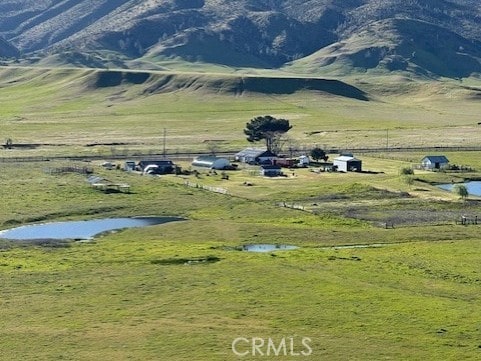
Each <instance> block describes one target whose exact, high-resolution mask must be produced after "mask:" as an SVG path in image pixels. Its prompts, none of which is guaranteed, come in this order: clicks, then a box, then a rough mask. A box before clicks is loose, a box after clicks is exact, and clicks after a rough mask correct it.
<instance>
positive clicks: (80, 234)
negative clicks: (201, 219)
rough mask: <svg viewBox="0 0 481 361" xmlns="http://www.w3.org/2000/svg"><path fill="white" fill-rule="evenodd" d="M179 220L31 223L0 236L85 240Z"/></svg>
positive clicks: (23, 238) (20, 238)
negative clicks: (122, 230)
mask: <svg viewBox="0 0 481 361" xmlns="http://www.w3.org/2000/svg"><path fill="white" fill-rule="evenodd" d="M180 220H183V219H182V218H178V217H132V218H103V219H94V220H88V221H67V222H51V223H41V224H31V225H26V226H21V227H16V228H11V229H7V230H4V231H1V232H0V238H3V239H9V240H36V239H57V240H65V239H76V240H79V239H82V240H85V239H91V238H93V237H94V236H96V235H98V234H101V233H103V232H108V231H114V230H119V229H124V228H136V227H147V226H152V225H156V224H162V223H167V222H173V221H180Z"/></svg>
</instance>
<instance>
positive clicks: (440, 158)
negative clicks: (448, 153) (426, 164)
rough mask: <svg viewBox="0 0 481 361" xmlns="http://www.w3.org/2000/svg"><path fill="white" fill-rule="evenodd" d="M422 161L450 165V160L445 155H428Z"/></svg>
mask: <svg viewBox="0 0 481 361" xmlns="http://www.w3.org/2000/svg"><path fill="white" fill-rule="evenodd" d="M422 160H423V161H424V160H428V161H430V162H431V163H449V160H448V158H446V157H445V156H444V155H427V156H425V157H424V158H423V159H422Z"/></svg>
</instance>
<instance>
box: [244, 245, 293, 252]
mask: <svg viewBox="0 0 481 361" xmlns="http://www.w3.org/2000/svg"><path fill="white" fill-rule="evenodd" d="M297 248H299V247H297V246H289V245H286V244H248V245H244V246H242V250H243V251H245V252H274V251H288V250H293V249H297Z"/></svg>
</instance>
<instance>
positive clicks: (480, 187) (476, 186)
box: [438, 181, 481, 196]
mask: <svg viewBox="0 0 481 361" xmlns="http://www.w3.org/2000/svg"><path fill="white" fill-rule="evenodd" d="M456 184H462V185H464V186H465V187H466V189H467V190H468V193H469V194H470V195H473V196H481V181H470V182H466V183H448V184H440V185H438V188H441V189H444V190H445V191H449V192H451V191H452V190H453V187H454V186H455V185H456Z"/></svg>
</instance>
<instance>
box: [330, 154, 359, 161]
mask: <svg viewBox="0 0 481 361" xmlns="http://www.w3.org/2000/svg"><path fill="white" fill-rule="evenodd" d="M334 160H337V161H339V162H352V161H354V162H360V161H361V160H360V159H357V158H355V157H352V156H347V155H341V156H340V157H337V158H335V159H334Z"/></svg>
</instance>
